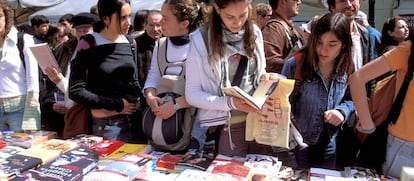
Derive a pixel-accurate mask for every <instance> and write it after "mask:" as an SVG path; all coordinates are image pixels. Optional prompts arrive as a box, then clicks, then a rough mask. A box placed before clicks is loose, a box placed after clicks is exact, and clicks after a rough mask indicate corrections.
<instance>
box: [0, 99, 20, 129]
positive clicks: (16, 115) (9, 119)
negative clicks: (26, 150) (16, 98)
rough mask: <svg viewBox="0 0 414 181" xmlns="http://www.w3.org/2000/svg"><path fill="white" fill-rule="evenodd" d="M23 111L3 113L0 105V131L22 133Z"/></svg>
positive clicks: (2, 107)
mask: <svg viewBox="0 0 414 181" xmlns="http://www.w3.org/2000/svg"><path fill="white" fill-rule="evenodd" d="M23 110H24V109H20V110H18V111H14V112H7V113H6V112H5V111H4V106H3V104H0V131H7V130H13V131H15V132H21V131H22V121H23Z"/></svg>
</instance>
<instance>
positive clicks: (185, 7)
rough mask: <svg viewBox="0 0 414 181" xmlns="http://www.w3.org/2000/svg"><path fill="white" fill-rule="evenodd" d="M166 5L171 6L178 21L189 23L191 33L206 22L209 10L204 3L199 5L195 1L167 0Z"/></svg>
mask: <svg viewBox="0 0 414 181" xmlns="http://www.w3.org/2000/svg"><path fill="white" fill-rule="evenodd" d="M164 4H166V5H169V6H170V9H171V11H172V12H173V14H174V16H175V17H177V20H178V21H185V20H188V21H189V25H188V29H189V32H192V31H194V30H195V29H196V28H198V27H200V26H202V25H203V24H204V23H205V22H206V20H205V14H207V12H208V10H207V9H206V6H205V5H204V3H197V2H196V1H195V0H166V1H165V2H164Z"/></svg>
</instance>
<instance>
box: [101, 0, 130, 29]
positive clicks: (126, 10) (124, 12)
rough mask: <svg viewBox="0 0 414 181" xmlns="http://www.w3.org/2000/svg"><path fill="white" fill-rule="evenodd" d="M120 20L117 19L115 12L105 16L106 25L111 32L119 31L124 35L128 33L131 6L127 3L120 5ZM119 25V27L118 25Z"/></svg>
mask: <svg viewBox="0 0 414 181" xmlns="http://www.w3.org/2000/svg"><path fill="white" fill-rule="evenodd" d="M120 16H121V20H120V22H119V21H118V15H117V13H114V14H112V16H111V17H110V18H107V20H106V21H109V22H105V23H106V24H107V25H108V28H109V29H110V30H111V31H113V32H119V30H121V32H120V33H121V34H124V35H126V34H127V33H128V30H129V27H130V26H131V6H130V5H129V4H128V3H125V4H124V5H122V8H121V12H120ZM119 26H121V27H119Z"/></svg>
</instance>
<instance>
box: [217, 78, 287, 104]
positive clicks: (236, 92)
mask: <svg viewBox="0 0 414 181" xmlns="http://www.w3.org/2000/svg"><path fill="white" fill-rule="evenodd" d="M278 84H279V79H274V80H268V81H261V82H260V83H259V86H258V87H257V88H256V91H254V93H253V95H252V96H251V95H249V94H248V93H246V92H244V91H243V90H242V89H240V88H239V87H238V86H232V87H226V88H223V91H224V93H226V94H227V95H229V96H233V97H237V98H241V99H244V100H245V101H246V103H247V104H249V105H250V106H252V107H254V108H256V109H262V107H263V105H264V103H265V102H266V99H267V98H268V97H269V96H270V95H271V94H272V93H273V91H274V90H275V89H276V87H277V85H278Z"/></svg>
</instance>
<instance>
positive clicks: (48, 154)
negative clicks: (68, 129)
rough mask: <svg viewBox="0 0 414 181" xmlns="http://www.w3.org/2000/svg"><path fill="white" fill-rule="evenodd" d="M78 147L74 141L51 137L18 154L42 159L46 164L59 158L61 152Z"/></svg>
mask: <svg viewBox="0 0 414 181" xmlns="http://www.w3.org/2000/svg"><path fill="white" fill-rule="evenodd" d="M76 147H78V145H77V144H76V143H74V142H70V141H65V140H59V139H51V140H48V141H46V142H44V143H42V144H39V145H35V146H33V147H31V148H29V149H26V150H23V151H21V152H19V153H18V155H25V156H31V157H36V158H40V159H42V161H43V163H42V164H45V163H47V162H49V161H52V160H53V159H55V158H57V157H58V156H59V155H60V154H62V153H64V152H67V151H69V150H71V149H74V148H76Z"/></svg>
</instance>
